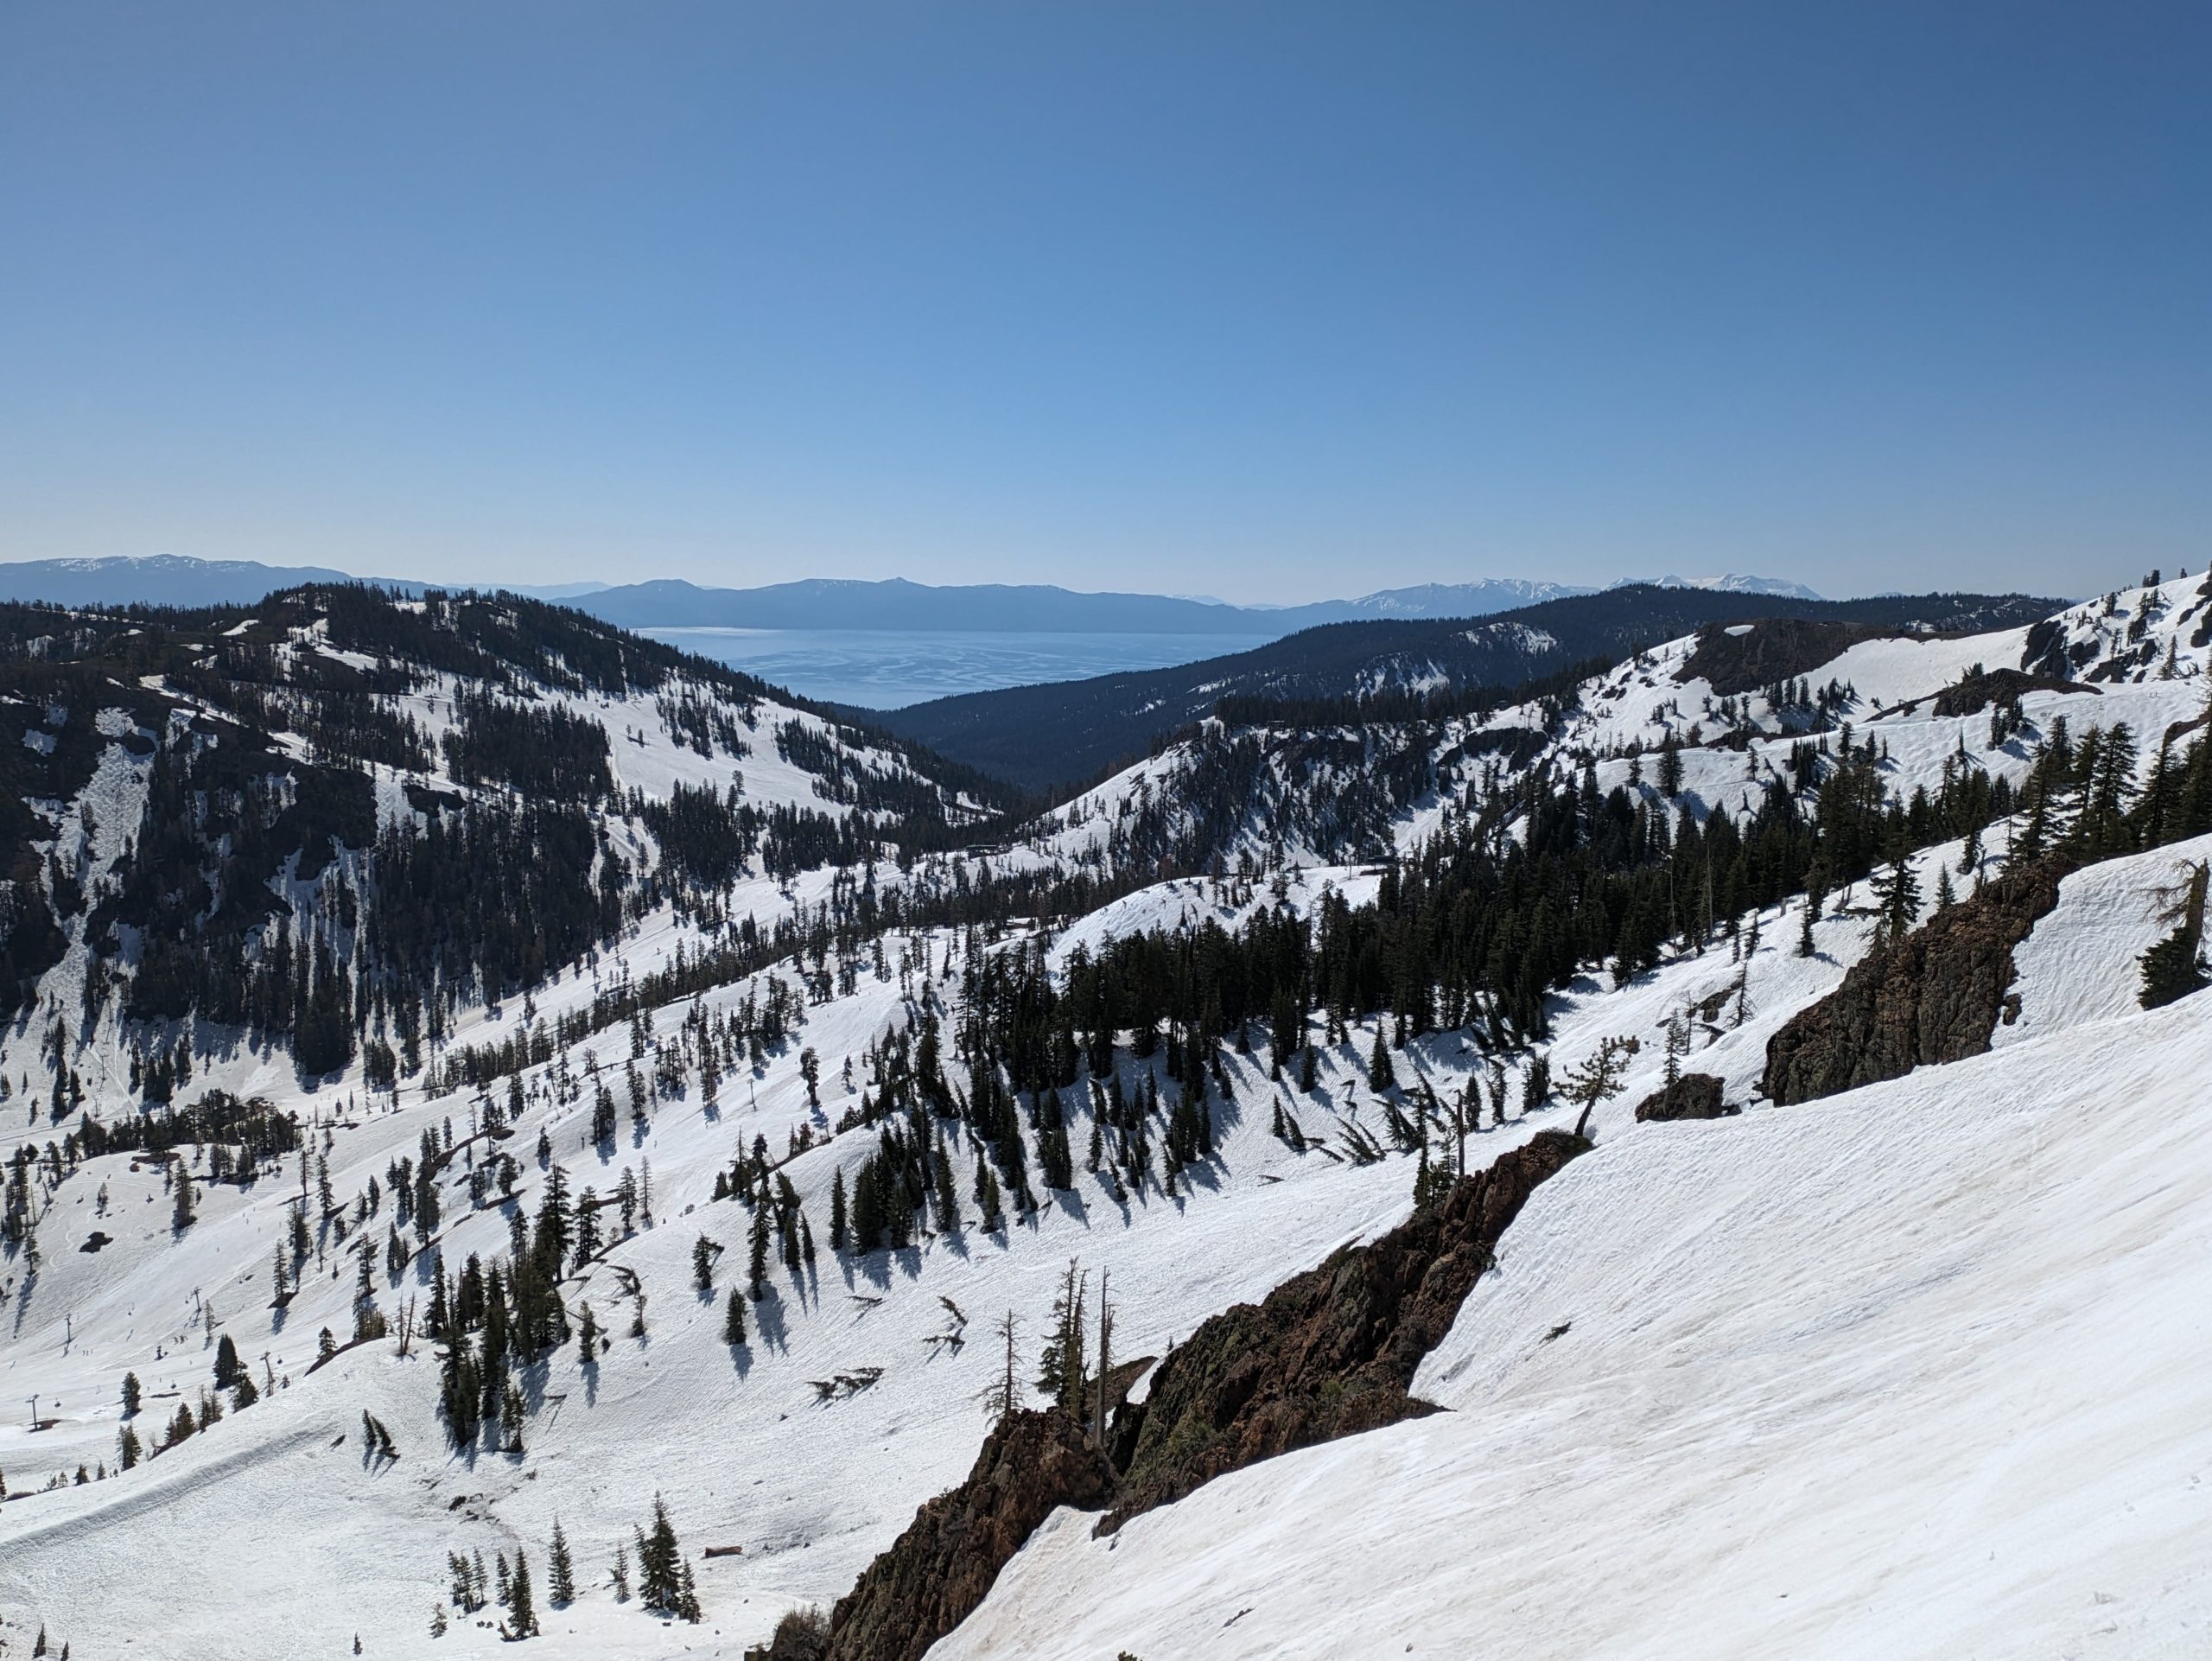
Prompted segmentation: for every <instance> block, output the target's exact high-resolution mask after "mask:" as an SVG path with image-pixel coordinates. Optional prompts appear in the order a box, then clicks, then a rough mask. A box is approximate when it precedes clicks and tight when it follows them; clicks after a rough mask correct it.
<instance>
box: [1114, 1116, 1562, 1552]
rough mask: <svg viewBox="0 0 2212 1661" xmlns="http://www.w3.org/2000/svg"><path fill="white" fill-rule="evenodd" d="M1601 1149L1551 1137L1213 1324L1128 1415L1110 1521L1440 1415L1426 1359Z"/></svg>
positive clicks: (1176, 1355) (1553, 1133) (1181, 1351)
mask: <svg viewBox="0 0 2212 1661" xmlns="http://www.w3.org/2000/svg"><path fill="white" fill-rule="evenodd" d="M1589 1146H1590V1144H1589V1143H1588V1142H1586V1141H1584V1140H1582V1139H1581V1138H1580V1137H1579V1136H1568V1135H1567V1134H1565V1133H1564V1132H1561V1131H1557V1130H1547V1131H1543V1132H1541V1133H1540V1134H1539V1135H1538V1136H1535V1138H1534V1139H1533V1140H1532V1141H1530V1142H1528V1143H1526V1144H1524V1145H1523V1146H1522V1147H1520V1148H1517V1149H1514V1150H1513V1151H1512V1152H1510V1153H1509V1154H1506V1155H1503V1156H1502V1157H1501V1158H1499V1159H1498V1160H1497V1161H1496V1162H1495V1163H1494V1164H1492V1165H1491V1167H1490V1168H1488V1169H1487V1170H1484V1171H1480V1172H1477V1173H1475V1174H1472V1175H1470V1176H1466V1177H1464V1178H1462V1179H1461V1180H1460V1181H1459V1183H1458V1184H1457V1186H1455V1187H1453V1188H1452V1192H1451V1193H1450V1195H1449V1196H1448V1197H1447V1198H1446V1200H1445V1201H1444V1203H1443V1204H1442V1205H1440V1206H1436V1207H1434V1208H1433V1209H1432V1210H1430V1211H1428V1212H1424V1213H1422V1214H1421V1215H1419V1216H1416V1217H1414V1218H1413V1219H1411V1220H1409V1221H1408V1222H1407V1223H1405V1224H1403V1225H1401V1226H1400V1227H1398V1228H1395V1229H1393V1230H1391V1231H1390V1232H1389V1233H1388V1234H1385V1235H1383V1236H1382V1237H1380V1238H1377V1239H1376V1240H1373V1241H1371V1242H1370V1243H1369V1244H1365V1245H1358V1246H1347V1247H1345V1248H1344V1250H1342V1251H1338V1252H1337V1253H1336V1254H1335V1255H1334V1256H1332V1257H1330V1258H1329V1260H1328V1261H1327V1262H1325V1263H1322V1264H1321V1265H1320V1266H1319V1268H1318V1269H1312V1270H1307V1271H1306V1273H1305V1274H1302V1275H1300V1276H1295V1277H1294V1278H1293V1279H1291V1280H1288V1281H1286V1282H1284V1283H1283V1284H1282V1285H1281V1286H1279V1287H1277V1288H1276V1289H1274V1291H1273V1292H1271V1293H1269V1294H1268V1296H1267V1298H1266V1299H1265V1301H1262V1302H1261V1303H1259V1304H1256V1305H1255V1304H1249V1303H1247V1304H1239V1305H1238V1306H1237V1307H1236V1308H1233V1309H1230V1310H1229V1311H1227V1312H1226V1313H1224V1314H1219V1315H1217V1316H1215V1317H1214V1318H1213V1319H1212V1320H1211V1321H1206V1322H1205V1323H1204V1324H1203V1325H1201V1326H1200V1327H1198V1331H1197V1332H1195V1333H1192V1335H1191V1339H1190V1341H1189V1342H1188V1343H1186V1344H1184V1345H1181V1346H1179V1347H1178V1348H1176V1349H1175V1350H1174V1351H1173V1352H1171V1353H1170V1354H1169V1355H1168V1356H1167V1358H1166V1359H1165V1360H1163V1361H1162V1362H1161V1363H1160V1365H1159V1367H1158V1368H1157V1369H1156V1370H1155V1371H1154V1374H1153V1378H1152V1382H1151V1385H1150V1388H1149V1389H1148V1390H1147V1392H1146V1397H1145V1400H1144V1401H1143V1402H1142V1403H1138V1404H1134V1405H1131V1406H1129V1407H1126V1408H1124V1409H1123V1410H1122V1413H1121V1414H1120V1415H1119V1416H1117V1418H1116V1423H1115V1427H1114V1429H1115V1435H1114V1442H1115V1446H1116V1450H1117V1452H1119V1451H1121V1450H1123V1449H1127V1450H1128V1452H1127V1454H1126V1465H1125V1467H1124V1471H1123V1476H1122V1492H1121V1494H1120V1496H1119V1498H1118V1499H1116V1503H1115V1505H1114V1509H1113V1510H1112V1511H1111V1512H1109V1514H1108V1516H1107V1517H1106V1518H1105V1519H1104V1520H1103V1522H1102V1523H1101V1524H1100V1525H1099V1531H1100V1532H1101V1533H1109V1532H1111V1531H1113V1530H1115V1529H1116V1528H1119V1527H1120V1526H1121V1525H1122V1524H1123V1523H1124V1522H1126V1521H1128V1519H1129V1518H1132V1517H1134V1516H1136V1515H1137V1514H1139V1513H1140V1512H1142V1511H1150V1510H1151V1509H1152V1508H1153V1507H1154V1506H1155V1505H1166V1504H1167V1503H1169V1502H1170V1501H1172V1500H1174V1499H1180V1498H1181V1497H1182V1496H1183V1495H1185V1494H1186V1493H1188V1492H1191V1491H1192V1489H1193V1488H1196V1487H1198V1486H1199V1485H1200V1484H1202V1483H1205V1482H1207V1481H1210V1480H1212V1479H1213V1478H1215V1477H1217V1476H1220V1475H1222V1474H1223V1473H1225V1472H1229V1471H1234V1470H1237V1469H1240V1468H1241V1467H1244V1466H1247V1465H1250V1464H1253V1463H1255V1462H1256V1461H1260V1460H1263V1459H1268V1458H1271V1457H1272V1456H1274V1454H1283V1453H1288V1452H1289V1451H1290V1450H1292V1449H1293V1448H1305V1447H1310V1446H1311V1445H1313V1443H1316V1442H1321V1441H1331V1440H1332V1439H1334V1438H1336V1437H1338V1436H1347V1435H1356V1434H1357V1433H1358V1432H1360V1431H1363V1430H1371V1429H1376V1427H1377V1426H1380V1425H1385V1424H1389V1423H1391V1422H1395V1421H1396V1420H1399V1419H1402V1418H1408V1417H1411V1416H1414V1415H1417V1414H1421V1413H1425V1412H1427V1411H1429V1409H1428V1408H1427V1405H1426V1404H1425V1403H1420V1402H1416V1401H1414V1400H1413V1399H1412V1398H1411V1397H1408V1395H1407V1394H1406V1391H1407V1388H1408V1385H1410V1384H1412V1382H1413V1377H1414V1370H1415V1369H1416V1368H1417V1367H1419V1366H1420V1365H1421V1358H1422V1357H1423V1356H1425V1355H1427V1353H1428V1352H1429V1351H1430V1350H1432V1349H1433V1348H1434V1347H1435V1346H1436V1345H1437V1344H1438V1342H1439V1341H1440V1340H1442V1338H1443V1337H1444V1334H1445V1333H1446V1332H1447V1331H1449V1330H1450V1328H1451V1326H1452V1321H1453V1320H1454V1319H1455V1318H1457V1316H1458V1314H1459V1306H1460V1304H1461V1303H1462V1302H1463V1301H1465V1298H1466V1295H1467V1293H1468V1290H1469V1289H1471V1287H1472V1286H1473V1285H1474V1283H1475V1281H1476V1279H1477V1278H1478V1276H1480V1275H1481V1274H1482V1272H1483V1270H1485V1269H1486V1268H1488V1267H1489V1266H1490V1262H1491V1252H1492V1251H1493V1249H1494V1248H1495V1247H1496V1245H1497V1240H1498V1237H1499V1236H1500V1235H1502V1234H1503V1233H1504V1231H1505V1230H1506V1226H1507V1225H1509V1224H1510V1223H1511V1222H1512V1220H1513V1219H1514V1218H1515V1217H1516V1215H1517V1214H1518V1213H1519V1212H1520V1210H1521V1207H1522V1204H1523V1203H1524V1202H1526V1200H1528V1198H1529V1194H1530V1193H1533V1192H1534V1191H1535V1187H1536V1185H1537V1184H1538V1183H1540V1182H1541V1181H1544V1179H1545V1178H1547V1177H1548V1176H1550V1175H1551V1174H1553V1173H1554V1172H1555V1171H1557V1170H1558V1169H1560V1167H1562V1166H1564V1165H1565V1164H1567V1161H1570V1160H1572V1159H1573V1158H1574V1157H1575V1156H1576V1155H1580V1154H1581V1153H1583V1152H1585V1151H1586V1150H1587V1149H1588V1148H1589Z"/></svg>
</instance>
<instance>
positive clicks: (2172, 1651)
mask: <svg viewBox="0 0 2212 1661" xmlns="http://www.w3.org/2000/svg"><path fill="white" fill-rule="evenodd" d="M2054 921H2059V922H2060V932H2073V933H2076V934H2088V935H2092V936H2096V937H2099V938H2100V939H2101V944H2103V945H2106V946H2107V947H2113V946H2120V947H2121V948H2123V950H2122V951H2121V953H2120V956H2121V957H2122V958H2123V959H2124V958H2125V952H2124V947H2125V945H2126V944H2127V942H2126V941H2125V940H2124V939H2113V937H2112V935H2111V934H2110V933H2109V932H2107V931H2105V930H2103V929H2101V928H2100V927H2099V926H2097V925H2096V924H2095V923H2094V922H2091V921H2088V920H2086V919H2084V920H2080V921H2079V923H2078V926H2075V927H2073V928H2071V929H2069V927H2068V925H2067V922H2066V921H2063V920H2057V919H2054ZM2071 944H2072V945H2084V944H2085V942H2083V941H2081V940H2075V941H2074V942H2072V943H2071ZM2061 950H2062V951H2063V950H2064V948H2061ZM2107 955H2108V956H2109V955H2112V954H2110V953H2109V952H2108V953H2107ZM2208 1066H2212V1010H2208V1009H2206V1008H2205V1007H2204V1006H2203V1005H2202V1003H2201V1002H2198V1001H2193V1000H2192V1001H2185V1002H2183V1003H2181V1004H2178V1005H2176V1006H2173V1007H2171V1008H2169V1009H2163V1010H2159V1011H2156V1012H2152V1013H2150V1014H2144V1013H2142V1012H2139V1011H2137V1012H2132V1013H2130V1014H2127V1015H2121V1016H2118V1017H2113V1018H2105V1019H2099V1020H2094V1021H2085V1022H2083V1023H2082V1024H2079V1025H2074V1026H2068V1027H2061V1028H2056V1029H2051V1030H2047V1031H2045V1032H2044V1034H2041V1035H2038V1036H2032V1037H2028V1038H2024V1039H2022V1040H2020V1041H2018V1042H2015V1043H2013V1044H2012V1045H2009V1046H2007V1047H2004V1048H2001V1049H1999V1050H1998V1051H1997V1052H1995V1053H1993V1054H1991V1055H1989V1056H1987V1057H1985V1058H1982V1059H1980V1060H1974V1061H1968V1062H1963V1063H1960V1064H1958V1065H1956V1066H1950V1067H1946V1068H1936V1069H1927V1070H1923V1071H1922V1072H1917V1073H1916V1074H1913V1075H1911V1076H1910V1077H1908V1078H1906V1079H1900V1080H1897V1081H1896V1082H1894V1083H1891V1084H1887V1085H1876V1086H1872V1087H1871V1088H1868V1089H1865V1090H1861V1091H1855V1092H1853V1093H1851V1094H1849V1095H1847V1096H1845V1097H1842V1098H1835V1099H1833V1100H1830V1101H1827V1102H1822V1103H1819V1104H1811V1105H1807V1106H1802V1107H1795V1108H1788V1109H1770V1110H1761V1111H1753V1112H1752V1113H1751V1114H1750V1115H1749V1116H1748V1117H1744V1118H1740V1119H1733V1120H1720V1121H1713V1122H1708V1123H1696V1124H1680V1125H1674V1124H1669V1125H1646V1126H1641V1127H1637V1128H1635V1129H1633V1130H1626V1129H1624V1130H1620V1131H1618V1132H1617V1133H1614V1134H1609V1135H1607V1136H1605V1137H1604V1138H1603V1139H1602V1140H1601V1142H1600V1145H1599V1149H1598V1152H1597V1154H1596V1155H1595V1156H1594V1157H1590V1158H1586V1159H1584V1160H1582V1161H1578V1162H1577V1163H1576V1164H1574V1165H1573V1166H1572V1167H1570V1168H1568V1169H1567V1172H1565V1173H1564V1174H1562V1175H1561V1176H1560V1177H1558V1178H1556V1179H1554V1181H1552V1182H1551V1183H1550V1184H1548V1186H1546V1187H1544V1188H1542V1189H1541V1190H1540V1191H1539V1192H1538V1193H1537V1194H1536V1196H1535V1199H1534V1200H1532V1201H1531V1202H1530V1204H1529V1207H1528V1209H1527V1211H1526V1212H1524V1213H1523V1215H1522V1218H1521V1219H1520V1220H1519V1221H1518V1222H1517V1223H1516V1225H1515V1226H1514V1228H1513V1229H1512V1231H1510V1232H1509V1234H1508V1235H1507V1237H1506V1238H1505V1242H1504V1244H1503V1246H1502V1247H1501V1249H1500V1251H1499V1259H1498V1263H1497V1269H1496V1270H1495V1271H1494V1272H1493V1273H1492V1274H1491V1275H1490V1276H1486V1277H1485V1278H1484V1281H1483V1282H1480V1283H1479V1284H1478V1287H1477V1289H1476V1290H1475V1292H1474V1294H1473V1295H1471V1297H1470V1299H1469V1300H1468V1302H1467V1304H1466V1306H1465V1309H1464V1310H1463V1312H1462V1314H1461V1316H1460V1319H1459V1322H1458V1324H1457V1326H1456V1327H1454V1329H1453V1331H1452V1334H1451V1336H1450V1337H1449V1338H1448V1339H1447V1340H1446V1342H1445V1344H1444V1345H1443V1346H1441V1347H1440V1349H1439V1350H1437V1351H1436V1352H1434V1353H1433V1354H1432V1355H1431V1357H1430V1358H1429V1359H1428V1361H1427V1364H1426V1365H1424V1367H1423V1369H1422V1372H1421V1377H1420V1379H1419V1380H1418V1381H1417V1384H1416V1392H1417V1393H1419V1394H1421V1395H1423V1396H1425V1397H1428V1398H1430V1399H1432V1400H1434V1401H1436V1402H1437V1403H1439V1404H1440V1405H1441V1406H1443V1407H1444V1408H1446V1409H1447V1411H1446V1412H1444V1413H1441V1414H1440V1415H1437V1416H1433V1417H1431V1418H1427V1419H1421V1420H1416V1421H1414V1422H1408V1423H1406V1424H1402V1425H1399V1426H1396V1427H1395V1428H1393V1429H1389V1430H1385V1431H1381V1432H1377V1433H1375V1434H1373V1435H1367V1436H1363V1437H1357V1438H1353V1439H1351V1440H1348V1441H1342V1442H1338V1443H1335V1444H1332V1445H1330V1446H1326V1447H1323V1448H1314V1449H1311V1450H1308V1451H1306V1452H1303V1453H1299V1454H1290V1455H1287V1456H1285V1457H1283V1458H1281V1459H1278V1460H1274V1461H1269V1462H1268V1463H1265V1464H1262V1465H1260V1466H1257V1467H1254V1468H1252V1469H1249V1470H1247V1471H1244V1472H1242V1473H1237V1474H1235V1475H1232V1476H1230V1477H1226V1478H1224V1479H1222V1480H1218V1481H1217V1482H1215V1483H1213V1484H1211V1485H1210V1486H1207V1487H1205V1488H1203V1489H1201V1490H1199V1492H1198V1493H1197V1494H1195V1495H1193V1496H1192V1497H1191V1498H1190V1499H1185V1500H1183V1501H1181V1502H1180V1503H1179V1504H1177V1505H1172V1506H1169V1507H1166V1508H1165V1509H1163V1510H1162V1511H1158V1512H1154V1513H1152V1514H1150V1515H1147V1516H1144V1517H1141V1518H1137V1519H1135V1521H1133V1522H1132V1523H1130V1524H1128V1526H1127V1527H1125V1528H1124V1529H1123V1530H1122V1531H1121V1533H1120V1534H1119V1535H1118V1536H1117V1537H1115V1538H1113V1539H1111V1540H1095V1539H1093V1538H1091V1537H1090V1520H1091V1519H1090V1518H1088V1517H1085V1516H1082V1515H1078V1514H1076V1513H1072V1512H1062V1513H1060V1514H1059V1515H1058V1516H1057V1517H1056V1518H1054V1519H1053V1520H1052V1522H1051V1523H1050V1524H1047V1525H1046V1528H1044V1529H1042V1530H1040V1531H1039V1534H1038V1535H1037V1536H1036V1537H1034V1538H1033V1541H1032V1543H1031V1544H1030V1546H1029V1548H1028V1549H1027V1550H1026V1551H1025V1552H1024V1553H1023V1554H1022V1555H1021V1556H1020V1557H1019V1558H1017V1559H1016V1561H1015V1562H1014V1564H1013V1565H1012V1566H1011V1567H1010V1568H1009V1569H1007V1572H1006V1573H1005V1574H1004V1575H1001V1579H1000V1581H999V1582H998V1585H997V1586H996V1587H995V1589H994V1590H993V1592H992V1594H991V1595H990V1597H989V1598H988V1600H987V1601H986V1602H985V1604H984V1605H983V1607H982V1609H981V1610H979V1611H978V1612H977V1613H976V1615H974V1616H973V1617H972V1618H971V1619H970V1620H969V1621H968V1622H967V1623H966V1624H965V1625H964V1626H963V1627H961V1628H960V1629H959V1630H958V1631H957V1632H956V1633H955V1634H953V1635H952V1636H951V1637H950V1639H946V1640H945V1641H944V1642H943V1643H941V1644H940V1645H938V1646H937V1647H936V1648H935V1649H934V1650H932V1651H931V1654H932V1656H933V1657H937V1658H941V1661H960V1658H969V1657H975V1658H982V1657H991V1656H1003V1655H1010V1654H1016V1653H1019V1654H1021V1655H1025V1656H1031V1657H1036V1658H1040V1661H1045V1658H1054V1657H1069V1658H1075V1657H1086V1658H1087V1657H1091V1656H1098V1655H1110V1654H1115V1653H1117V1652H1128V1653H1130V1654H1134V1655H1139V1656H1167V1655H1172V1656H1177V1657H1192V1658H1196V1657H1231V1656H1236V1657H1245V1656H1249V1657H1261V1656H1268V1657H1290V1656H1314V1657H1323V1656H1327V1657H1336V1656H1347V1657H1349V1656H1377V1657H1381V1656H1389V1655H1402V1654H1413V1655H1450V1656H1456V1655H1466V1654H1474V1653H1483V1654H1493V1655H1510V1656H1515V1657H1528V1658H1536V1657H1554V1656H1556V1657H1561V1658H1566V1657H1576V1658H1580V1657H1586V1656H1591V1655H1605V1656H1609V1657H1610V1656H1618V1657H1654V1658H1661V1657H1665V1658H1671V1657H1679V1656H1687V1655H1700V1656H1755V1655H1789V1656H1793V1657H1877V1656H1878V1657H1930V1658H1934V1657H1950V1656H1961V1655H1974V1656H1980V1657H1990V1658H1995V1657H2004V1656H2045V1655H2054V1654H2057V1655H2073V1654H2081V1655H2093V1654H2097V1653H2111V1654H2114V1655H2130V1656H2145V1657H2151V1656H2158V1657H2182V1656H2188V1655H2197V1654H2202V1653H2205V1652H2206V1651H2207V1650H2208V1648H2212V1569H2208V1562H2212V1556H2208V1554H2209V1553H2212V1378H2208V1376H2207V1373H2206V1371H2205V1369H2204V1367H2203V1366H2202V1355H2203V1353H2204V1352H2205V1347H2206V1345H2207V1343H2208V1342H2209V1341H2212V1124H2208V1123H2206V1122H2205V1120H2204V1117H2203V1113H2202V1100H2201V1097H2202V1091H2201V1090H2200V1089H2199V1087H2198V1081H2199V1080H2201V1079H2202V1078H2203V1077H2204V1075H2205V1070H2206V1068H2207V1067H2208Z"/></svg>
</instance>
